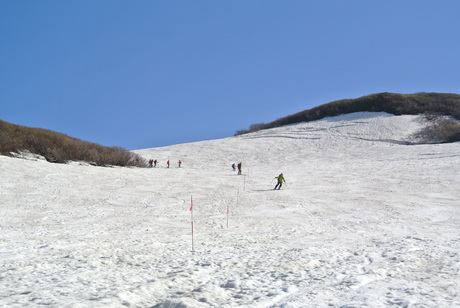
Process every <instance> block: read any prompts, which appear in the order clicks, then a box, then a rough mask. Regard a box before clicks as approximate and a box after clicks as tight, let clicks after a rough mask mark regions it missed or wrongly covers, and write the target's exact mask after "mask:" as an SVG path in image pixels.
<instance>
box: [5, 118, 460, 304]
mask: <svg viewBox="0 0 460 308" xmlns="http://www.w3.org/2000/svg"><path fill="white" fill-rule="evenodd" d="M422 125H423V121H422V120H421V118H420V117H418V116H393V115H389V114H385V113H357V114H349V115H344V116H339V117H334V118H328V119H324V120H321V121H316V122H309V123H302V124H297V125H292V126H288V127H281V128H275V129H270V130H264V131H260V132H257V133H252V134H248V135H243V136H238V137H230V138H225V139H220V140H211V141H203V142H196V143H188V144H180V145H175V146H169V147H163V148H153V149H145V150H139V151H136V152H137V153H138V154H141V155H142V156H144V157H145V158H146V159H150V158H152V159H158V160H159V162H160V166H158V167H157V168H147V169H142V168H118V167H116V168H104V167H94V166H89V165H86V164H79V163H70V164H50V163H47V162H46V161H43V160H40V159H36V158H34V157H33V156H32V157H29V158H28V159H18V158H10V157H5V156H0V164H1V179H0V186H1V191H0V213H1V217H0V231H1V232H0V306H1V307H27V306H30V307H41V306H48V307H182V308H185V307H254V308H256V307H258V308H259V307H260V308H263V307H285V308H288V307H391V306H393V307H459V306H460V294H459V290H460V287H459V286H460V275H459V274H460V273H459V271H460V255H459V253H460V229H459V227H460V220H459V217H460V216H459V211H460V204H459V203H460V202H459V200H460V189H459V188H460V177H459V176H460V172H459V166H460V143H453V144H438V145H407V144H406V141H407V140H408V138H409V136H410V135H411V134H412V133H414V132H415V131H417V130H418V129H419V128H421V127H422ZM168 159H170V160H171V167H170V168H169V169H167V168H166V161H167V160H168ZM179 159H181V160H182V162H183V163H182V167H181V168H179V167H178V165H177V161H178V160H179ZM240 161H241V162H242V164H243V175H237V172H235V171H233V170H232V168H231V164H232V163H233V162H235V163H238V162H240ZM281 172H283V173H284V176H285V178H286V181H287V183H286V184H285V185H283V187H282V189H281V190H279V191H278V190H276V191H274V190H273V187H274V186H275V179H274V177H275V176H277V175H278V174H279V173H281ZM191 198H193V212H191V211H190V210H189V209H190V203H191ZM227 208H229V214H228V216H227ZM191 214H193V223H194V236H193V251H192V236H191V234H192V232H191V225H192V224H191V221H192V216H191ZM227 217H228V227H227Z"/></svg>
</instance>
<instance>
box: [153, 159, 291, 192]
mask: <svg viewBox="0 0 460 308" xmlns="http://www.w3.org/2000/svg"><path fill="white" fill-rule="evenodd" d="M177 164H178V166H179V168H180V167H181V166H182V161H181V160H180V159H179V161H178V162H177ZM157 165H158V160H156V159H155V160H153V159H150V160H149V167H151V168H155V167H156V166H157ZM169 167H170V161H169V159H168V161H167V162H166V168H169ZM232 168H233V171H236V169H238V175H241V168H242V164H241V162H239V163H238V164H235V163H233V164H232ZM275 179H277V183H276V185H275V188H273V189H278V190H280V189H281V186H283V182H284V183H286V180H285V179H284V176H283V174H282V173H280V175H278V176H276V177H275Z"/></svg>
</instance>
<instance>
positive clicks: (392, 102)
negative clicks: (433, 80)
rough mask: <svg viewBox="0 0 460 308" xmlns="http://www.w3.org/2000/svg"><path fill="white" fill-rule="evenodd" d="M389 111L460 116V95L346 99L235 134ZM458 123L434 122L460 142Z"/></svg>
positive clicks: (450, 136)
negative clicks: (442, 123) (330, 118)
mask: <svg viewBox="0 0 460 308" xmlns="http://www.w3.org/2000/svg"><path fill="white" fill-rule="evenodd" d="M363 111H368V112H387V113H391V114H394V115H402V114H414V115H415V114H430V115H446V116H451V117H453V118H456V119H460V95H459V94H446V93H416V94H396V93H387V92H385V93H377V94H372V95H368V96H363V97H360V98H356V99H343V100H338V101H334V102H330V103H327V104H324V105H321V106H318V107H315V108H312V109H307V110H304V111H301V112H298V113H295V114H293V115H289V116H286V117H283V118H280V119H278V120H275V121H273V122H270V123H266V124H263V123H261V124H260V123H259V124H253V125H251V126H250V127H249V129H247V130H239V131H237V132H236V134H235V135H242V134H246V133H251V132H255V131H258V130H261V129H268V128H274V127H280V126H284V125H289V124H295V123H300V122H309V121H316V120H320V119H323V118H325V117H333V116H337V115H341V114H347V113H353V112H363ZM457 126H458V124H456V122H454V123H453V124H452V123H451V125H448V126H442V125H435V127H434V128H433V129H439V128H445V129H443V132H442V133H441V134H442V135H444V137H443V140H450V141H449V142H453V141H460V138H459V137H458V134H456V131H457V130H458V127H457Z"/></svg>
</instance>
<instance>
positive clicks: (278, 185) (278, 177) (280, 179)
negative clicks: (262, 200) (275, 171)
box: [273, 173, 286, 190]
mask: <svg viewBox="0 0 460 308" xmlns="http://www.w3.org/2000/svg"><path fill="white" fill-rule="evenodd" d="M275 179H278V183H276V185H275V188H273V189H276V188H278V190H280V188H281V186H283V182H285V183H286V180H285V179H284V176H283V174H282V173H281V174H280V175H278V176H275Z"/></svg>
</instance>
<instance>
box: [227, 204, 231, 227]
mask: <svg viewBox="0 0 460 308" xmlns="http://www.w3.org/2000/svg"><path fill="white" fill-rule="evenodd" d="M229 213H230V208H229V207H228V203H227V229H228V214H229Z"/></svg>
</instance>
